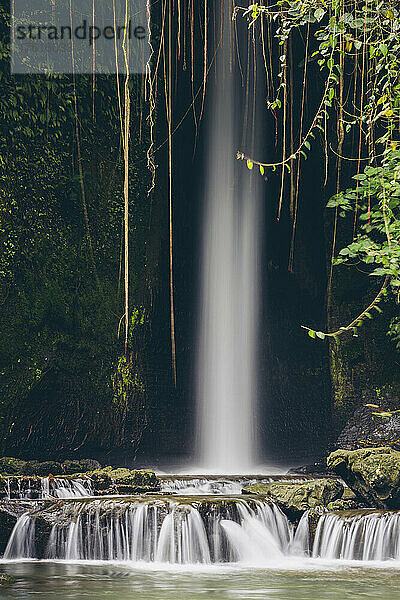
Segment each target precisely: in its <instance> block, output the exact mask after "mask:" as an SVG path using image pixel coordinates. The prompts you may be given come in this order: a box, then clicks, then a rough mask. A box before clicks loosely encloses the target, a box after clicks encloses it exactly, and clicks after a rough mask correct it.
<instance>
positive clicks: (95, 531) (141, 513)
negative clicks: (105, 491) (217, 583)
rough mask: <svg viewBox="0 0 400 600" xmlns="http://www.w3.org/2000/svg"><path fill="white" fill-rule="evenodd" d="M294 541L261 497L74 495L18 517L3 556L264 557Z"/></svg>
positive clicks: (186, 560) (191, 560)
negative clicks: (188, 499) (211, 500)
mask: <svg viewBox="0 0 400 600" xmlns="http://www.w3.org/2000/svg"><path fill="white" fill-rule="evenodd" d="M37 519H39V522H40V528H39V529H40V532H41V533H40V536H41V545H42V546H43V544H44V546H46V550H45V553H44V555H38V554H40V551H39V549H38V548H36V544H35V529H36V528H35V523H36V521H37ZM51 522H52V523H53V524H52V526H51V528H50V527H49V525H50V523H51ZM44 523H46V526H45V527H44V528H43V524H44ZM45 531H47V534H46V533H44V532H45ZM46 535H47V536H48V537H47V544H46V539H45V538H44V537H43V536H46ZM292 543H293V527H292V525H291V524H290V523H289V521H288V520H287V518H286V517H285V515H284V514H283V513H282V512H281V511H280V510H279V508H277V507H276V506H273V505H270V504H268V503H266V502H262V501H260V500H252V501H244V500H235V501H232V499H230V500H229V501H225V502H221V503H215V504H214V505H211V506H210V505H208V504H207V502H206V503H205V504H201V503H200V504H199V503H196V502H194V503H193V504H188V503H179V502H174V501H165V500H164V501H160V500H149V501H141V502H140V501H137V502H129V501H128V502H123V501H120V502H119V501H116V500H90V501H85V502H78V501H77V502H71V501H70V502H64V503H62V504H59V505H58V506H57V507H56V508H54V507H50V508H49V509H44V510H42V511H38V512H36V513H33V514H32V515H27V514H25V515H23V516H22V517H20V519H19V520H18V521H17V524H16V525H15V527H14V530H13V532H12V534H11V537H10V540H9V542H8V545H7V549H6V553H5V558H6V559H12V558H49V559H65V560H118V561H146V562H164V563H172V564H195V563H201V564H208V563H218V562H237V561H242V562H247V563H248V562H254V561H255V560H256V559H257V562H264V563H266V562H268V561H270V560H274V559H276V558H279V557H282V556H284V555H286V554H290V553H291V546H292Z"/></svg>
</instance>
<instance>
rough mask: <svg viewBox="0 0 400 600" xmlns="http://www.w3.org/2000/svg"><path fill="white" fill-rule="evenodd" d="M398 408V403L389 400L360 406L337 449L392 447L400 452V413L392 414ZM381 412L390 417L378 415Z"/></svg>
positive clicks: (344, 430)
mask: <svg viewBox="0 0 400 600" xmlns="http://www.w3.org/2000/svg"><path fill="white" fill-rule="evenodd" d="M398 408H399V406H398V403H397V402H395V401H392V400H390V399H388V398H386V399H384V400H376V399H374V400H373V401H372V402H371V404H370V405H369V404H364V405H363V406H360V407H359V408H358V409H357V410H356V411H355V413H354V414H353V416H352V417H350V419H349V420H348V422H347V424H346V426H345V427H344V429H343V430H342V432H341V433H340V435H339V437H338V440H337V442H336V448H340V449H344V450H357V449H359V448H366V447H368V448H371V447H382V446H390V447H391V448H394V449H395V450H400V413H394V414H391V413H390V411H391V410H396V409H398ZM388 411H389V412H388ZM381 412H388V415H387V416H386V417H380V416H378V415H377V414H376V413H381Z"/></svg>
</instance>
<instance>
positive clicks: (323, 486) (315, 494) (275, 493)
mask: <svg viewBox="0 0 400 600" xmlns="http://www.w3.org/2000/svg"><path fill="white" fill-rule="evenodd" d="M343 490H344V488H343V484H342V483H341V482H340V481H339V480H337V479H315V480H311V481H304V482H290V481H273V482H271V483H255V484H253V485H249V486H247V487H245V488H243V493H244V494H260V495H262V496H265V497H266V498H270V499H271V500H272V501H273V502H275V503H276V504H277V505H278V506H279V507H280V508H281V509H282V510H283V511H284V512H285V513H286V514H287V516H288V517H289V518H291V519H298V518H299V517H300V516H301V515H302V514H303V512H304V511H305V510H309V509H310V508H315V507H316V506H327V505H328V504H329V502H333V501H334V500H336V499H338V498H340V497H341V496H342V494H343Z"/></svg>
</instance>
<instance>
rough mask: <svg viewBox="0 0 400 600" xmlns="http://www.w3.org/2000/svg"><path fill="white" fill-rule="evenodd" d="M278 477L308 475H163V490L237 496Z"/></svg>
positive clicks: (291, 478) (289, 478)
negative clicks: (256, 484) (246, 487)
mask: <svg viewBox="0 0 400 600" xmlns="http://www.w3.org/2000/svg"><path fill="white" fill-rule="evenodd" d="M277 479H279V480H281V481H287V482H295V483H301V482H303V481H305V480H306V479H307V477H300V476H288V475H286V476H285V475H279V476H278V477H277V476H269V477H268V476H260V475H258V476H256V475H254V476H251V475H250V476H246V477H244V476H240V475H236V476H229V475H222V476H220V477H217V476H212V475H204V476H198V477H188V476H177V477H175V476H174V477H171V476H161V477H160V481H161V491H162V492H163V493H165V494H171V493H179V495H184V496H187V495H189V496H192V495H199V496H201V495H207V494H222V495H224V496H227V495H233V496H236V495H238V494H241V493H242V489H243V487H244V486H247V485H252V484H254V483H271V482H273V481H276V480H277Z"/></svg>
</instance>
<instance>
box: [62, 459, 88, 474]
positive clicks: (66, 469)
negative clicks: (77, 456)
mask: <svg viewBox="0 0 400 600" xmlns="http://www.w3.org/2000/svg"><path fill="white" fill-rule="evenodd" d="M62 469H63V473H66V474H67V475H74V474H75V473H82V471H83V470H84V469H82V465H81V463H80V462H79V461H78V460H64V462H63V463H62Z"/></svg>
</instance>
